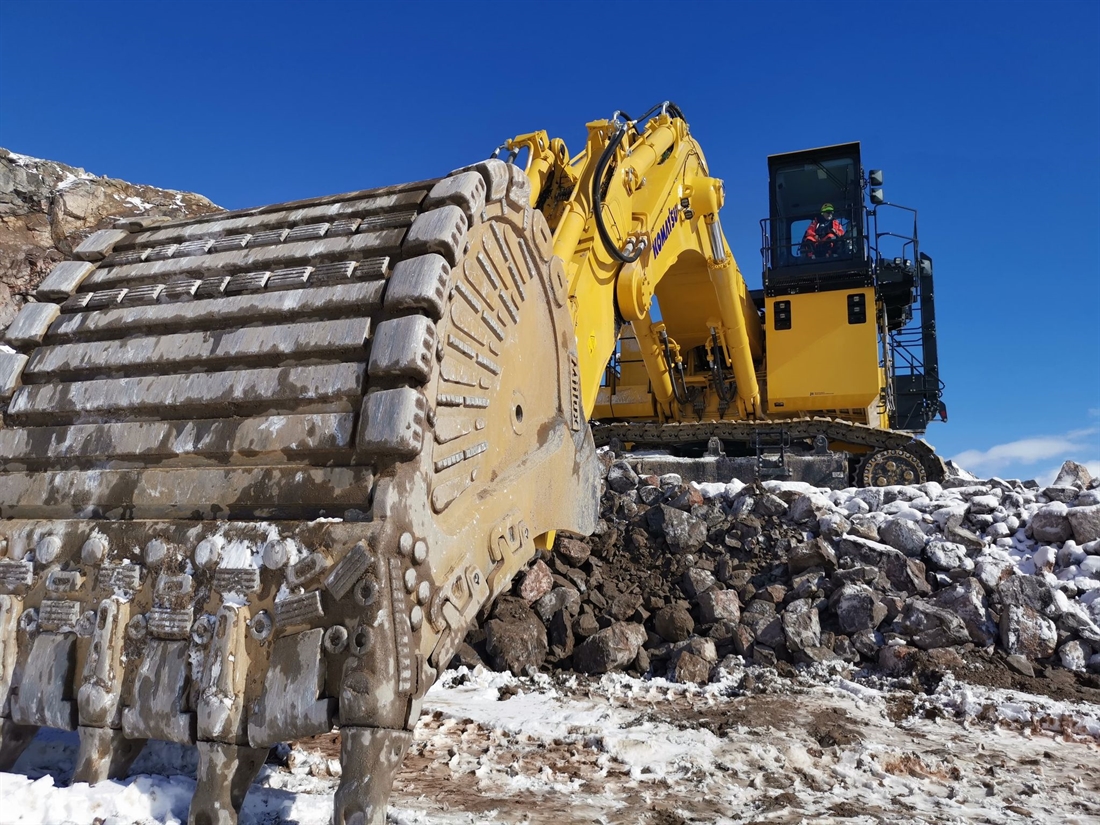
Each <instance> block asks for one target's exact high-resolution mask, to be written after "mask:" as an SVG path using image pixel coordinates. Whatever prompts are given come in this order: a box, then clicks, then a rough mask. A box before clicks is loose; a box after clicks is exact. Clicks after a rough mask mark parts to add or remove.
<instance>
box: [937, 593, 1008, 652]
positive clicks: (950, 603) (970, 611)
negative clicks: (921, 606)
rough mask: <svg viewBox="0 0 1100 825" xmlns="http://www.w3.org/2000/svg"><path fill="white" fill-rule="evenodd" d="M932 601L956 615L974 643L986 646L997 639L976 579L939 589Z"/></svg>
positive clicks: (995, 630) (983, 595) (995, 628)
mask: <svg viewBox="0 0 1100 825" xmlns="http://www.w3.org/2000/svg"><path fill="white" fill-rule="evenodd" d="M932 602H933V603H934V604H935V605H936V606H937V607H941V608H943V609H944V610H947V611H948V612H950V613H952V614H954V615H956V616H958V617H959V618H960V619H961V620H962V623H963V624H964V625H965V626H966V632H967V633H969V634H970V640H971V641H972V642H974V644H977V645H981V646H982V647H988V646H989V645H991V644H993V643H994V642H995V641H996V640H997V627H996V625H994V624H993V621H992V620H991V619H990V616H989V611H988V610H987V609H986V606H985V591H984V589H983V588H982V584H981V582H979V581H978V580H977V579H974V578H970V579H964V580H963V581H961V582H959V583H958V584H955V585H952V586H951V587H948V588H945V589H944V590H941V591H939V592H938V593H936V595H935V596H934V597H933V599H932Z"/></svg>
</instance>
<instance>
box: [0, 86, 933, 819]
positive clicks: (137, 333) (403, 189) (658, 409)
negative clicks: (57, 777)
mask: <svg viewBox="0 0 1100 825" xmlns="http://www.w3.org/2000/svg"><path fill="white" fill-rule="evenodd" d="M501 151H502V152H507V153H508V154H509V159H510V160H513V161H514V160H516V159H517V156H518V155H523V154H525V155H526V165H525V169H524V168H520V166H518V165H516V164H515V163H509V162H506V161H505V160H502V159H500V158H499V157H495V158H493V159H490V160H488V161H484V162H481V163H477V164H475V165H473V166H470V167H467V168H464V169H460V170H457V171H455V172H453V173H451V174H450V175H448V176H446V177H444V178H440V179H435V180H428V181H423V182H418V183H411V184H404V185H399V186H392V187H387V188H383V189H373V190H366V191H359V192H352V193H348V194H344V195H338V196H332V197H323V198H315V199H312V200H307V201H299V202H295V203H285V204H277V205H273V206H267V207H261V208H256V209H246V210H240V211H234V212H225V213H220V214H214V215H206V216H203V217H200V218H193V219H187V220H182V221H167V222H158V221H157V220H155V219H149V220H146V219H142V218H132V219H126V220H123V221H120V222H118V223H117V224H116V225H115V226H114V227H113V228H111V229H105V230H101V231H98V232H95V233H94V234H92V235H91V236H90V237H89V238H87V240H85V241H84V242H83V243H82V244H80V246H79V247H77V249H76V250H75V252H74V259H73V260H71V261H65V262H62V263H60V264H58V265H57V266H56V267H55V268H54V269H53V270H52V271H51V272H50V274H49V275H48V276H47V277H46V279H45V280H44V281H43V282H42V284H41V285H40V286H39V288H38V290H37V299H38V300H37V302H33V303H28V304H27V305H26V306H25V307H24V308H23V309H22V311H21V312H20V314H19V315H18V317H17V318H16V319H15V321H14V322H13V323H12V324H11V326H10V327H9V328H8V329H7V330H6V331H5V332H4V333H3V339H2V343H3V346H2V347H0V412H2V415H3V418H2V424H0V462H2V467H0V721H2V727H0V769H9V768H10V767H11V766H12V765H13V763H14V762H15V760H16V759H17V758H18V756H19V754H20V753H21V752H22V750H23V749H24V748H25V747H26V745H27V744H28V743H29V742H30V741H31V739H32V737H33V736H34V735H35V732H36V731H37V730H38V729H39V728H42V727H51V728H59V729H62V730H69V731H72V730H75V731H77V734H78V738H79V750H78V757H77V764H76V770H75V774H74V777H73V778H74V781H84V782H97V781H101V780H104V779H107V778H113V777H119V776H123V775H125V773H126V771H127V770H128V767H129V765H130V764H131V763H132V761H133V759H134V758H135V757H136V756H137V754H138V753H139V752H140V750H141V748H142V746H143V745H144V743H145V742H146V741H147V740H149V739H160V740H168V741H173V742H181V743H189V744H194V745H196V746H197V749H198V757H199V764H198V783H197V786H196V792H195V797H194V800H193V802H192V805H191V811H190V815H189V822H191V823H194V825H210V824H211V823H234V822H236V821H237V814H238V812H239V810H240V807H241V804H242V802H243V799H244V796H245V794H246V793H247V791H248V787H249V785H250V784H251V782H252V780H253V779H254V778H255V776H256V774H257V772H258V771H259V769H260V767H261V766H262V764H263V763H264V760H265V758H266V756H267V754H268V751H269V749H270V748H271V747H272V746H273V745H274V744H276V743H279V742H284V741H288V740H293V739H297V738H300V737H304V736H309V735H312V734H317V733H322V732H327V731H329V730H331V729H332V727H333V726H334V725H336V726H338V727H339V729H340V735H341V742H342V745H341V765H342V777H341V781H340V786H339V789H338V791H337V793H336V797H335V816H334V822H335V823H337V825H353V824H354V825H377V824H378V823H382V822H384V821H385V810H386V803H387V799H388V796H389V791H390V786H391V784H392V780H393V777H394V774H395V773H396V771H397V769H398V767H399V766H400V764H401V761H402V758H403V756H404V753H405V751H406V749H407V748H408V746H409V743H410V742H411V739H412V729H413V726H414V725H415V723H416V720H417V717H418V715H419V713H420V708H421V704H422V701H423V698H424V694H425V693H426V691H427V690H428V688H429V687H431V685H432V684H433V683H434V681H435V679H436V677H437V674H438V673H439V672H440V670H442V669H443V668H445V667H446V666H447V664H448V663H449V662H450V660H451V658H452V656H453V654H454V651H455V649H456V648H457V646H458V644H459V643H460V642H461V641H462V640H463V638H464V637H465V636H466V633H467V630H468V629H469V627H470V626H471V623H472V622H473V621H474V620H475V618H476V616H477V615H478V612H479V611H480V610H481V609H482V608H483V607H485V606H486V605H487V604H488V603H490V602H491V600H492V599H493V598H494V597H495V596H497V595H499V594H500V593H502V592H504V591H505V590H506V589H507V588H508V587H509V586H510V583H511V581H512V578H513V576H514V575H515V574H516V573H517V572H519V571H520V570H522V569H523V568H524V566H525V565H526V564H527V563H528V562H529V561H530V559H531V558H532V557H533V556H534V555H535V553H536V551H537V549H539V548H548V547H549V546H550V545H551V544H552V542H553V537H554V534H555V531H558V530H569V531H572V532H576V533H589V532H591V531H592V530H593V529H594V528H595V524H596V520H597V513H598V509H597V504H598V502H597V497H598V493H599V487H600V480H599V479H600V473H599V470H598V466H599V463H598V460H597V455H596V440H599V442H600V443H603V444H608V445H611V446H612V447H613V449H619V450H623V449H629V448H631V447H634V446H637V447H647V448H653V447H659V448H661V449H662V450H664V451H665V453H667V454H668V455H669V459H670V460H671V459H672V458H676V457H677V455H679V456H688V457H691V456H696V457H698V461H699V462H701V463H702V464H705V465H706V466H707V467H709V469H708V470H707V471H706V472H708V473H712V474H714V473H726V474H728V475H733V474H738V475H741V476H742V477H745V476H748V477H753V478H763V477H770V478H796V479H797V478H801V479H803V480H811V481H814V482H815V483H826V484H827V486H844V485H847V484H849V483H852V482H856V483H861V484H878V485H884V484H893V483H919V482H920V481H925V480H935V479H937V478H939V477H941V476H942V473H943V464H942V463H941V462H940V461H939V459H938V458H937V457H936V456H935V454H934V453H933V452H932V450H931V448H929V447H928V446H927V445H926V444H924V442H923V441H920V440H917V439H916V438H915V437H914V434H915V433H919V432H922V431H923V429H924V427H925V426H926V425H927V423H928V421H929V419H930V418H931V417H932V416H933V415H934V414H935V412H936V411H937V410H938V409H939V406H940V405H939V397H940V386H939V379H938V375H937V371H936V358H935V321H934V314H933V306H932V280H931V260H930V259H929V258H928V257H927V256H925V255H923V254H922V253H920V252H919V250H918V248H917V240H916V232H915V229H914V231H913V233H912V235H911V236H902V235H900V234H895V233H889V232H886V231H881V232H880V231H879V230H878V229H877V228H876V226H877V217H878V213H879V212H880V211H881V210H882V209H884V208H886V207H889V206H890V205H889V204H886V203H885V201H884V200H883V198H882V195H881V190H880V185H881V180H880V179H881V175H880V173H875V172H872V173H871V174H870V175H869V176H868V177H867V178H864V175H863V171H862V167H861V166H860V159H859V147H858V144H847V145H844V146H837V147H828V148H826V149H819V150H812V151H809V152H799V153H793V154H787V155H777V156H774V157H772V158H771V159H770V160H769V166H770V171H771V210H770V211H771V214H770V216H769V218H767V219H765V221H764V222H763V223H762V226H763V238H764V244H763V247H764V262H765V268H764V281H763V284H764V288H763V290H762V291H761V292H759V293H756V294H754V293H753V292H751V291H750V290H748V289H747V287H746V284H745V282H744V280H743V278H742V277H741V274H740V271H739V270H738V267H737V264H736V263H735V262H734V259H733V256H732V254H731V252H730V250H729V248H728V246H727V244H726V240H725V238H724V235H723V233H722V228H721V224H720V221H719V211H720V209H721V206H722V202H723V199H724V192H723V188H722V183H721V181H720V180H718V179H717V178H714V177H712V176H711V175H710V173H709V170H708V167H707V165H706V162H705V160H704V158H703V154H702V151H701V150H700V148H699V145H698V144H697V143H696V141H695V140H694V139H693V138H692V137H691V135H690V132H689V129H688V125H687V123H686V121H685V120H684V118H683V116H682V114H681V112H680V111H679V109H678V108H677V107H676V106H675V105H672V104H663V105H661V106H658V107H655V108H654V109H653V110H651V111H649V112H647V113H646V114H645V115H644V116H643V117H641V118H637V119H632V118H629V117H628V116H625V115H622V114H621V113H617V114H616V116H614V117H612V118H611V119H610V120H601V121H596V122H594V123H591V124H589V125H588V141H587V145H586V147H585V149H584V151H583V152H582V153H580V154H579V155H577V156H575V157H571V156H570V154H569V152H568V150H567V148H566V146H565V144H564V143H563V142H562V141H561V140H559V139H551V138H549V137H548V136H547V135H546V133H544V132H535V133H531V134H527V135H521V136H519V137H516V138H514V139H512V140H510V141H508V142H507V143H506V144H505V145H504V147H502V150H501ZM865 196H866V197H865ZM867 198H869V199H870V201H871V206H870V207H868V206H866V205H865V203H864V201H865V199H867ZM824 203H828V204H829V205H831V206H833V208H834V210H835V211H834V215H833V220H835V221H836V222H837V223H836V226H835V227H834V232H833V233H832V235H831V236H830V237H826V238H824V239H819V238H817V237H816V236H813V233H811V234H810V238H811V240H810V242H809V243H803V237H804V235H805V229H806V228H808V227H809V225H810V222H811V221H813V220H817V213H818V210H819V207H820V206H821V205H822V204H824ZM891 239H894V240H898V241H899V243H900V248H901V249H902V250H903V254H902V256H901V257H894V258H887V257H885V255H884V254H883V253H882V252H881V251H880V246H882V245H884V243H885V242H886V241H888V240H891ZM914 262H915V263H914ZM907 336H908V337H907ZM649 452H652V451H649ZM707 462H709V464H708V463H707Z"/></svg>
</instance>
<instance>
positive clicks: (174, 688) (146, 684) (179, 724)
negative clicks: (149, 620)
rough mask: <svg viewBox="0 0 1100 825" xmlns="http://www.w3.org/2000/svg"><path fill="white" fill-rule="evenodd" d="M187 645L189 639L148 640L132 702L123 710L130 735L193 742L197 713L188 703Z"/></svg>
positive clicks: (140, 737) (123, 716) (126, 728)
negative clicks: (189, 708) (188, 707)
mask: <svg viewBox="0 0 1100 825" xmlns="http://www.w3.org/2000/svg"><path fill="white" fill-rule="evenodd" d="M187 648H188V643H187V642H179V641H168V640H165V639H150V640H149V646H148V648H146V651H145V657H144V659H142V662H141V667H140V668H139V669H138V672H137V675H136V677H135V679H134V692H133V697H134V698H133V704H131V705H130V707H128V708H126V709H125V710H124V711H123V712H122V729H123V731H125V733H126V736H127V737H129V738H131V739H162V740H164V741H166V742H181V743H183V744H188V745H189V744H192V743H194V741H195V714H193V713H190V712H189V711H188V710H187V704H186V703H187V695H188V693H189V692H190V682H191V675H190V669H191V668H190V663H189V661H188V656H187Z"/></svg>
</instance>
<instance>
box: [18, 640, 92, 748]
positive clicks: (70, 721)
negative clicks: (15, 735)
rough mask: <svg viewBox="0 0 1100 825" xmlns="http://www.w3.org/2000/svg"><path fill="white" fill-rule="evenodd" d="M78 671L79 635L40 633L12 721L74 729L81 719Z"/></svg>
mask: <svg viewBox="0 0 1100 825" xmlns="http://www.w3.org/2000/svg"><path fill="white" fill-rule="evenodd" d="M75 669H76V634H75V633H39V634H38V637H37V638H36V639H35V640H34V646H33V647H32V648H31V654H30V656H29V657H28V658H27V664H26V666H25V667H24V668H23V677H22V679H21V680H20V683H19V686H18V694H17V695H16V697H15V699H14V700H13V701H12V705H11V718H12V720H13V721H15V722H16V723H18V724H20V725H39V726H45V727H50V728H59V729H61V730H74V729H75V728H76V718H77V714H76V702H74V701H73V700H72V687H73V671H74V670H75Z"/></svg>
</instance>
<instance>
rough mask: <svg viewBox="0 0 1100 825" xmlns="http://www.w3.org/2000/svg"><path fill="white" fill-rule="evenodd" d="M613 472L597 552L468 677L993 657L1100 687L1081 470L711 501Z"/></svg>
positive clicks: (569, 557)
mask: <svg viewBox="0 0 1100 825" xmlns="http://www.w3.org/2000/svg"><path fill="white" fill-rule="evenodd" d="M602 455H603V458H604V465H605V469H606V476H605V482H606V483H605V491H604V494H603V497H602V502H601V520H600V522H599V525H598V527H597V530H596V532H595V534H594V535H593V536H591V537H590V538H580V537H575V536H559V538H558V540H557V542H556V544H555V546H554V549H553V550H552V551H550V552H544V553H543V554H542V556H541V557H540V559H539V560H537V561H536V562H535V563H534V565H533V566H532V567H531V568H530V570H529V571H528V572H527V574H526V575H525V576H522V577H519V578H518V579H517V583H516V584H515V586H514V587H513V594H512V595H511V596H506V597H502V598H501V599H499V600H498V602H497V604H496V605H495V606H494V608H493V609H492V611H491V613H490V614H489V618H488V619H487V620H486V622H485V623H484V624H483V626H482V627H479V628H475V630H473V631H472V632H471V634H470V637H469V638H468V640H467V641H468V642H469V643H470V647H464V648H463V654H462V655H463V657H464V658H463V662H464V663H467V664H468V663H469V656H470V655H471V654H473V653H474V651H476V652H477V654H480V655H481V656H482V658H483V659H484V660H485V661H486V662H487V663H488V664H490V665H491V666H493V667H495V668H497V669H511V670H514V671H516V672H523V671H529V670H531V669H539V668H543V669H545V668H547V667H550V668H558V669H572V670H575V671H579V672H583V673H606V672H608V671H612V670H626V671H629V672H633V673H639V674H646V673H649V674H652V675H657V676H664V677H667V678H670V679H674V680H676V681H681V682H694V683H701V682H705V681H706V680H707V679H708V678H709V674H710V670H711V668H712V667H713V666H714V664H715V663H717V662H718V661H720V660H721V659H722V658H724V657H725V656H728V655H738V656H741V657H743V658H744V659H745V660H747V661H749V662H754V663H758V664H772V665H774V664H777V663H779V662H787V663H792V664H799V663H813V662H822V661H829V660H842V661H844V662H848V663H850V664H852V665H862V666H869V667H879V668H883V669H885V670H887V671H889V672H893V673H897V672H904V671H905V669H906V668H908V667H911V663H912V661H914V657H913V656H912V655H911V654H910V653H908V652H907V651H912V652H913V653H916V652H917V651H927V652H930V653H936V652H937V651H942V653H936V655H937V656H940V658H944V657H946V658H945V661H947V660H951V661H955V660H959V661H964V660H965V657H966V655H967V653H968V652H971V651H976V650H981V651H982V652H983V654H994V655H1000V656H1003V657H1005V658H1006V659H1007V658H1008V657H1011V659H1010V660H1009V661H1010V662H1015V663H1016V668H1015V669H1018V668H1020V667H1023V666H1024V665H1026V666H1027V667H1031V666H1032V665H1034V664H1036V663H1039V664H1043V665H1044V666H1054V667H1062V668H1066V669H1069V670H1073V671H1078V672H1082V673H1085V672H1090V671H1091V672H1092V673H1100V480H1094V479H1092V478H1090V477H1089V476H1088V471H1087V470H1085V469H1084V468H1083V467H1080V466H1079V465H1075V464H1073V463H1072V462H1066V465H1065V467H1064V468H1063V471H1062V472H1061V473H1060V474H1059V477H1058V479H1057V480H1056V483H1055V484H1054V485H1051V486H1050V487H1047V488H1043V489H1039V487H1038V485H1035V484H1034V483H1033V482H1029V483H1021V482H1018V481H1004V480H1002V479H998V478H993V479H989V480H985V481H979V480H975V479H972V478H948V479H947V480H946V481H944V482H943V483H936V482H929V483H926V484H921V485H916V486H898V487H884V488H876V489H851V488H850V489H846V490H837V491H833V490H824V489H817V488H813V487H809V486H808V485H805V484H800V483H784V482H775V481H769V482H764V483H763V484H752V485H745V484H742V483H741V482H737V481H734V482H731V483H729V484H706V485H699V486H696V485H690V484H684V483H683V482H682V481H681V479H680V478H679V477H678V476H676V475H674V474H669V475H665V476H661V477H655V476H649V475H645V474H640V473H639V472H638V471H637V470H636V467H635V465H633V464H632V463H631V460H630V456H629V454H627V455H626V456H623V457H622V458H616V457H615V456H613V455H612V454H610V453H603V454H602ZM536 625H537V627H536ZM471 648H472V649H471ZM960 657H961V658H960Z"/></svg>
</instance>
